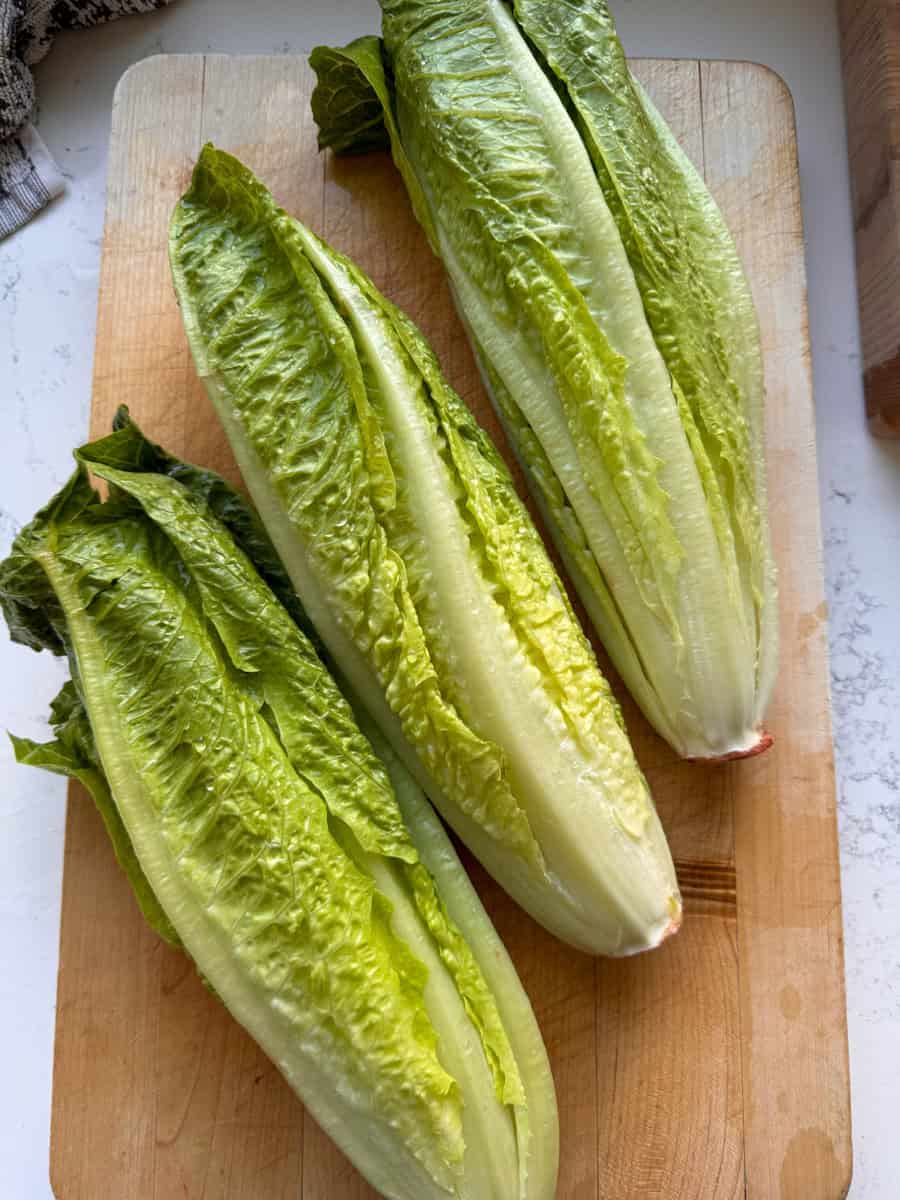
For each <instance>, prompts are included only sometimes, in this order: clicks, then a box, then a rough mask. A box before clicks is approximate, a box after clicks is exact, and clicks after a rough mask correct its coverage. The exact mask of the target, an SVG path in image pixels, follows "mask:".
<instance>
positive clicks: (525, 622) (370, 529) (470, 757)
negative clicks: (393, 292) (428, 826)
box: [171, 147, 680, 954]
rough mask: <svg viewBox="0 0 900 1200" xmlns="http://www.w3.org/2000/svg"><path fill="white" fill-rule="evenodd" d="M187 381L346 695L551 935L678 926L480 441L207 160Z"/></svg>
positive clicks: (192, 255) (389, 316)
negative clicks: (214, 418) (192, 368)
mask: <svg viewBox="0 0 900 1200" xmlns="http://www.w3.org/2000/svg"><path fill="white" fill-rule="evenodd" d="M171 259H172V266H173V274H174V278H175V283H176V288H177V292H178V296H179V301H180V304H181V308H182V314H183V317H184V321H185V327H186V329H187V332H188V338H189V341H190V344H191V347H192V350H193V353H194V357H195V360H196V363H197V366H198V370H199V373H200V375H201V376H202V378H203V380H204V382H205V383H206V386H207V388H208V390H209V393H210V395H211V397H212V399H213V402H214V404H215V406H216V409H217V411H218V413H219V416H220V418H221V419H222V422H223V425H224V427H225V430H226V433H227V434H228V437H229V440H230V442H231V444H232V447H233V449H234V452H235V456H236V458H237V460H238V463H239V465H240V467H241V470H242V473H243V475H244V479H245V480H246V482H247V486H248V488H249V490H250V492H251V495H252V496H253V498H254V500H255V502H256V505H257V508H258V509H259V512H260V515H261V517H262V519H263V521H264V522H265V524H266V526H267V528H268V531H269V533H270V534H271V536H272V539H273V541H274V543H275V545H276V547H277V549H278V552H279V554H280V556H281V558H282V560H283V562H284V564H285V567H286V569H287V571H288V572H289V574H290V576H291V579H292V581H293V583H294V585H295V587H296V589H297V592H298V594H299V595H300V598H301V600H302V601H303V604H304V607H305V609H306V611H307V613H308V614H309V616H310V618H311V619H312V621H313V623H314V625H315V627H316V629H317V631H318V633H319V635H320V636H321V637H322V639H323V641H324V642H325V644H326V645H327V646H328V648H329V651H330V653H331V655H332V656H333V658H334V659H335V660H336V661H337V663H338V664H339V666H340V668H341V671H342V672H343V674H344V675H345V676H346V678H347V679H348V680H349V682H350V684H351V686H352V688H353V690H354V692H355V693H356V694H357V695H358V696H359V697H360V698H361V699H362V701H363V702H364V703H365V704H366V706H367V707H368V708H369V710H370V712H371V713H372V714H373V716H374V718H375V719H376V721H377V722H378V724H379V725H380V726H381V728H382V730H383V731H384V732H385V734H386V735H387V736H388V738H389V739H390V741H391V742H392V744H393V745H394V747H395V749H396V751H397V753H398V754H399V755H400V757H401V758H402V759H403V761H404V762H405V763H406V765H407V766H408V767H409V769H410V770H411V771H412V772H413V774H414V775H415V776H416V777H417V779H418V780H419V782H420V783H421V784H422V786H423V787H424V788H425V789H426V791H427V792H428V794H429V796H430V797H431V799H432V800H433V801H434V803H435V804H436V805H437V807H438V808H439V810H440V811H441V813H442V814H443V815H444V816H445V817H446V819H447V820H448V821H449V822H450V823H451V824H452V825H453V826H454V828H455V829H456V830H457V832H458V833H459V834H460V836H461V837H462V838H463V839H464V840H465V841H466V842H467V844H468V845H469V846H470V848H471V849H472V850H473V851H474V852H475V853H476V854H477V855H478V856H479V858H480V859H481V860H482V862H484V864H485V865H486V866H487V868H488V869H489V870H490V871H491V872H492V873H493V874H494V875H495V877H496V878H497V879H498V880H499V881H500V882H501V883H502V884H503V886H504V887H506V888H507V890H509V891H510V892H511V894H512V895H513V896H514V897H515V898H516V899H517V900H519V901H520V902H521V903H522V904H523V905H524V906H525V907H526V908H527V909H528V910H529V911H530V912H531V913H532V914H533V915H534V916H536V917H537V918H538V919H539V920H540V921H542V922H543V923H544V924H545V925H547V927H548V928H550V929H552V930H553V931H554V932H556V933H557V934H559V935H560V936H562V937H564V938H566V939H567V940H569V941H571V942H573V943H574V944H576V945H579V946H582V947H584V948H586V949H589V950H592V951H595V952H601V953H610V954H622V953H628V952H631V951H634V950H638V949H642V948H645V947H647V946H652V945H655V944H656V943H657V942H658V941H659V940H660V939H661V938H662V937H664V936H665V934H666V933H667V932H670V931H671V930H672V929H673V928H675V927H676V926H677V923H678V920H679V916H680V902H679V899H678V891H677V885H676V883H675V879H674V871H673V869H672V864H671V859H670V856H669V853H668V849H667V847H666V844H665V839H664V836H663V833H662V829H661V827H660V824H659V821H658V818H657V816H656V813H655V811H654V809H653V805H652V802H651V799H650V796H649V793H648V791H647V785H646V782H645V781H644V778H643V776H642V774H641V772H640V770H639V768H638V766H637V764H636V762H635V760H634V756H633V753H632V751H631V747H630V745H629V742H628V738H627V735H626V733H625V730H624V727H623V725H622V720H621V716H620V713H619V710H618V707H617V706H616V704H615V701H614V699H613V697H612V695H611V693H610V691H609V688H608V685H607V683H606V681H605V680H604V679H603V677H602V675H601V674H600V672H599V669H598V667H597V663H596V660H595V658H594V655H593V653H592V651H591V648H590V646H589V644H588V643H587V641H586V639H585V637H584V635H583V634H582V632H581V630H580V628H579V626H578V623H577V621H576V620H575V618H574V616H573V613H572V611H571V608H570V605H569V602H568V600H567V598H566V595H565V591H564V589H563V588H562V585H561V583H560V581H559V579H558V578H557V576H556V573H555V572H554V570H553V568H552V566H551V564H550V562H549V559H548V558H547V555H546V552H545V550H544V548H543V545H542V543H541V540H540V538H539V536H538V534H537V532H536V530H535V529H534V526H533V525H532V523H531V521H530V519H529V518H528V516H527V513H526V511H525V509H524V507H523V505H522V503H521V501H520V500H519V498H518V496H517V495H516V492H515V489H514V487H513V484H512V481H511V479H510V476H509V473H508V472H507V470H506V468H505V466H504V465H503V463H502V461H501V460H500V458H499V456H498V455H497V452H496V451H495V449H494V447H493V445H492V444H491V442H490V440H489V439H488V438H487V436H486V435H485V434H484V432H483V431H482V430H481V429H480V428H479V427H478V426H477V424H476V423H475V421H474V420H473V418H472V416H471V414H470V413H469V411H468V409H467V408H466V407H465V405H464V404H463V403H462V402H461V401H460V400H459V398H458V397H457V396H456V395H455V394H454V393H453V392H452V390H451V389H450V388H449V386H448V385H447V384H446V382H445V381H444V380H443V378H442V376H441V374H440V371H439V368H438V365H437V362H436V361H435V359H434V356H433V354H432V353H431V351H430V350H429V348H428V346H427V345H426V344H425V342H424V340H423V339H422V337H421V335H420V334H419V333H418V331H417V330H416V329H415V328H414V326H413V325H412V324H411V323H410V322H409V321H408V320H407V319H406V318H405V317H404V316H403V315H402V314H401V313H399V312H398V311H397V310H396V309H395V308H394V307H393V306H392V305H390V304H389V303H388V301H387V300H385V299H384V297H382V296H381V295H380V294H379V293H378V292H377V291H376V290H375V288H374V287H373V285H372V284H371V283H370V282H369V281H368V280H367V279H366V278H365V277H364V276H363V275H362V273H361V272H360V271H358V270H357V269H356V268H355V267H354V266H353V264H352V263H350V262H349V261H348V260H347V259H345V258H343V257H342V256H341V255H339V254H337V253H336V252H334V251H333V250H331V249H330V248H329V247H328V246H326V245H325V244H324V243H323V242H321V241H320V240H319V239H317V238H316V237H314V236H313V235H312V234H311V233H310V232H309V230H307V229H306V228H305V227H304V226H302V225H301V224H300V223H299V222H296V221H294V220H292V219H291V218H290V217H288V216H287V214H285V213H284V212H282V211H281V210H279V209H278V208H277V207H276V206H275V204H274V203H273V201H272V199H271V197H270V196H269V194H268V193H267V192H266V190H265V188H264V187H263V186H262V185H261V184H260V183H259V181H258V180H256V179H255V178H254V177H253V175H252V174H251V173H250V172H249V171H248V170H247V169H246V168H244V167H242V166H241V164H240V163H238V162H237V160H235V159H233V158H231V157H230V156H229V155H227V154H224V153H222V152H219V151H216V150H214V149H213V148H212V147H207V148H206V149H205V150H204V151H203V153H202V155H201V157H200V160H199V162H198V164H197V167H196V169H195V172H194V178H193V182H192V185H191V189H190V191H189V192H188V194H187V195H186V196H185V197H184V199H183V201H182V202H181V204H179V206H178V208H177V209H176V212H175V214H174V217H173V222H172V233H171Z"/></svg>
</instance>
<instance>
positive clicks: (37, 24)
mask: <svg viewBox="0 0 900 1200" xmlns="http://www.w3.org/2000/svg"><path fill="white" fill-rule="evenodd" d="M168 3H169V0H81V2H79V0H0V239H2V238H4V237H6V236H7V234H10V233H12V232H13V231H14V230H16V229H18V228H19V226H20V225H24V224H25V222H26V221H29V220H30V219H31V218H32V217H33V216H34V215H35V213H37V212H40V210H41V209H42V208H43V207H44V205H45V204H48V203H49V202H50V201H51V200H52V199H53V197H54V196H58V195H59V193H60V192H61V191H62V190H63V186H64V185H63V178H62V175H61V173H60V171H59V168H58V167H57V166H56V163H54V161H53V159H52V158H51V157H50V154H49V153H48V151H47V148H46V146H45V145H44V143H43V141H42V140H41V138H40V136H39V134H38V133H37V131H36V130H35V128H34V127H33V126H32V125H31V123H30V117H31V114H32V111H33V109H34V79H33V78H32V75H31V67H32V66H33V65H34V63H36V62H39V61H40V60H41V59H42V58H43V57H44V55H45V54H46V53H47V51H48V50H49V49H50V46H51V44H52V42H53V37H54V35H55V34H56V33H58V32H59V31H60V30H61V29H81V28H84V27H85V26H87V25H97V24H99V23H100V22H101V21H111V20H113V19H114V18H115V17H122V16H126V15H127V14H128V13H139V12H148V11H149V10H150V9H154V8H163V7H164V6H165V5H166V4H168Z"/></svg>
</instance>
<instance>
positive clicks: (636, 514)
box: [317, 0, 760, 757]
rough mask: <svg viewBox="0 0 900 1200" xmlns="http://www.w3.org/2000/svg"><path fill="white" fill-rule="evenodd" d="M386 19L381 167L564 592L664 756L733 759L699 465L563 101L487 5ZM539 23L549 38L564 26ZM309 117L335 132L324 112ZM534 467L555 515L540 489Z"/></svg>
mask: <svg viewBox="0 0 900 1200" xmlns="http://www.w3.org/2000/svg"><path fill="white" fill-rule="evenodd" d="M382 9H383V12H384V22H383V33H384V45H383V48H382V55H381V57H382V60H383V62H384V63H385V64H386V73H385V78H386V79H388V82H389V86H390V90H389V92H388V96H387V100H386V101H385V105H386V110H387V115H389V116H390V118H391V119H390V120H388V119H387V116H386V128H387V129H388V132H389V134H390V136H391V141H392V149H393V153H394V155H395V158H396V157H397V155H398V154H399V153H400V152H401V151H402V153H403V155H404V157H405V162H406V164H407V168H408V169H411V170H412V171H413V172H414V173H415V176H416V179H417V187H418V192H419V195H420V197H424V200H425V203H426V206H427V208H428V230H429V237H430V240H431V242H432V245H435V246H436V248H437V249H438V252H439V253H440V255H441V257H442V258H443V259H444V262H445V264H446V266H447V269H448V272H449V274H450V278H451V282H452V284H453V289H454V293H455V296H456V300H457V303H458V305H459V307H460V310H461V313H462V315H463V317H464V319H465V322H466V324H467V326H468V329H469V331H470V335H471V337H472V340H473V343H474V345H475V347H476V350H477V352H478V354H479V357H480V359H481V363H482V367H483V371H484V374H485V376H486V377H487V378H488V379H493V380H494V381H495V386H494V388H493V389H492V391H493V397H494V400H495V403H496V404H497V407H498V410H499V411H500V412H501V415H502V417H503V419H504V423H505V425H506V427H507V429H508V431H509V434H510V437H511V439H512V440H513V444H514V447H515V450H516V453H517V455H518V456H519V458H520V460H521V461H522V462H523V465H525V467H526V474H527V476H528V478H529V480H530V482H531V483H532V486H533V487H534V488H535V491H536V492H538V493H539V494H540V495H539V502H540V503H541V504H542V507H543V508H544V511H545V513H546V515H547V518H548V521H549V522H550V524H551V528H552V531H553V535H554V538H555V540H556V541H557V544H558V545H559V546H560V548H561V550H562V551H563V554H564V556H565V560H566V562H567V564H568V565H571V564H572V563H573V562H574V561H575V560H577V559H579V558H580V559H581V560H582V561H583V563H584V565H585V568H586V569H583V570H582V569H577V568H576V569H575V570H574V572H573V577H574V581H575V582H576V584H577V586H578V587H579V591H580V592H581V594H582V599H583V600H584V602H585V605H586V607H587V608H588V610H589V612H590V614H591V616H592V619H593V620H594V621H595V623H596V624H597V628H598V631H599V632H600V634H601V636H602V637H603V638H604V641H605V643H606V645H607V648H608V650H609V651H610V653H611V655H612V657H613V659H614V661H615V663H616V665H617V666H618V668H619V670H620V672H621V673H622V675H623V677H624V678H625V679H626V681H627V682H628V683H629V686H630V687H631V688H632V690H633V692H634V694H635V697H636V699H637V700H638V702H639V703H640V704H641V706H642V707H643V709H644V711H645V713H646V715H647V716H648V718H649V719H650V720H651V721H652V722H653V723H654V725H655V726H656V728H657V729H658V730H659V732H660V733H661V734H662V735H663V736H664V737H666V738H667V739H668V740H669V741H670V742H671V743H672V745H673V746H675V748H676V749H678V750H679V751H680V752H681V753H683V754H686V755H695V756H699V757H706V756H715V755H717V754H722V753H728V752H731V751H739V750H746V749H749V748H750V747H751V746H753V745H755V744H756V742H757V740H758V737H759V733H758V729H757V725H758V721H759V715H760V714H759V711H758V708H759V706H758V704H757V688H756V677H757V648H756V642H757V636H756V635H757V630H756V625H755V621H754V620H753V619H752V618H753V614H752V612H751V608H752V605H751V604H750V602H749V600H748V596H747V589H746V587H745V586H744V583H743V580H742V577H741V563H740V561H739V556H738V555H736V553H735V549H734V545H733V538H731V536H730V534H729V524H728V520H727V519H726V514H725V512H724V509H723V503H722V501H721V497H719V498H717V494H716V490H715V486H714V484H715V478H716V473H715V472H716V468H715V463H713V462H711V461H710V452H709V448H708V447H707V445H706V444H705V443H704V441H703V438H702V436H701V433H700V431H699V429H698V426H697V422H696V420H695V418H694V416H693V412H692V409H691V405H690V403H689V401H688V400H687V399H686V398H685V395H684V391H683V389H682V385H681V384H680V383H679V382H678V381H677V380H674V381H673V379H672V377H671V375H670V372H669V369H668V365H667V362H666V361H665V360H664V358H663V355H662V354H661V353H660V349H661V348H662V347H658V346H657V344H656V342H655V341H654V336H653V331H652V330H651V328H650V326H649V325H648V323H647V319H646V315H645V311H644V300H643V298H642V295H641V292H640V290H639V287H638V283H637V282H636V280H635V274H634V271H633V269H632V265H631V263H630V262H629V257H628V254H627V253H626V247H625V245H623V242H622V238H621V236H620V234H619V230H618V228H617V226H616V222H615V220H614V213H613V212H611V211H610V207H609V205H608V204H607V202H606V199H605V197H604V194H603V191H602V189H601V187H600V186H599V184H598V180H597V176H596V174H595V171H594V168H593V166H592V163H591V160H590V157H589V156H588V153H587V151H586V149H585V145H584V144H583V142H582V140H581V136H580V134H579V130H578V129H577V128H576V125H575V123H574V122H573V120H572V118H571V117H570V115H569V113H568V112H567V110H566V107H565V105H564V102H563V99H561V97H560V95H559V94H558V91H557V87H558V86H559V85H558V84H556V82H555V81H554V82H551V81H550V80H549V79H548V78H547V76H546V75H545V73H544V69H543V67H542V65H541V63H539V62H538V60H537V59H536V58H535V55H534V53H533V52H532V49H531V47H530V45H529V44H528V43H527V42H526V40H525V38H523V36H522V34H521V32H520V31H519V29H518V27H517V26H516V24H515V21H514V20H513V18H512V16H511V15H510V11H509V9H508V7H507V6H506V5H505V4H504V3H502V2H501V0H384V2H383V3H382ZM547 12H548V14H549V15H548V16H547V24H548V26H552V25H553V23H554V21H556V22H557V23H558V24H559V25H561V26H563V27H564V26H565V25H566V23H567V22H568V21H569V20H572V19H573V18H572V17H571V13H570V10H569V9H568V8H564V9H562V10H559V9H558V8H554V9H553V11H552V13H551V12H550V9H549V7H548V8H547ZM551 18H552V19H551ZM317 116H321V119H322V120H323V121H325V122H328V121H329V120H330V119H331V113H330V112H329V110H328V108H327V106H325V105H323V106H321V109H320V113H319V114H317ZM642 165H644V166H645V167H646V172H647V173H649V171H650V170H651V167H650V165H649V164H642ZM419 207H421V200H419V201H417V211H418V208H419ZM513 410H515V411H513ZM547 468H549V471H550V472H551V474H552V475H553V476H555V477H556V480H557V481H558V488H559V489H561V496H562V507H560V505H559V504H556V503H553V504H548V503H547V499H548V492H547V491H546V489H543V490H542V489H541V484H540V479H541V477H542V475H544V472H545V470H546V469H547ZM545 478H546V477H545ZM551 490H553V491H556V490H557V488H552V489H551ZM560 517H563V518H565V519H564V520H563V522H562V523H561V524H560V523H558V520H559V518H560ZM698 596H700V597H702V598H703V601H702V603H701V604H698V602H697V597H698Z"/></svg>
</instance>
